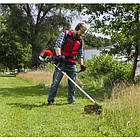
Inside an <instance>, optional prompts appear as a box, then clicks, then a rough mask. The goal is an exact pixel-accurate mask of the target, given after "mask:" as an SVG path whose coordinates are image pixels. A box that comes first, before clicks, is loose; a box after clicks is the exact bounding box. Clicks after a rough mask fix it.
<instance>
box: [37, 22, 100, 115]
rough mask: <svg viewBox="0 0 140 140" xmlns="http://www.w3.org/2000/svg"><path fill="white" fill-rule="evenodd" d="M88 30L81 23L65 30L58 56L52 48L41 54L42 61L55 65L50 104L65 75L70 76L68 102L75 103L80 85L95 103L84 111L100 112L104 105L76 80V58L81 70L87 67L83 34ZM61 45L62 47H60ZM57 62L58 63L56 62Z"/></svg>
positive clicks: (61, 36) (56, 50)
mask: <svg viewBox="0 0 140 140" xmlns="http://www.w3.org/2000/svg"><path fill="white" fill-rule="evenodd" d="M85 31H86V26H85V24H83V23H79V24H78V25H77V26H76V28H75V30H69V31H65V32H63V33H61V34H60V36H59V37H58V40H57V42H56V47H55V52H56V57H53V54H52V52H51V51H50V50H43V51H42V52H41V54H40V56H39V59H40V60H41V61H45V62H46V63H48V62H50V63H52V64H53V65H54V66H55V68H56V69H55V71H54V75H53V82H52V85H51V88H50V92H49V97H48V105H51V104H53V102H54V98H55V96H56V92H57V88H58V85H59V83H60V81H61V79H62V77H63V75H65V76H66V77H67V78H68V103H69V104H74V103H75V98H74V94H75V86H76V87H78V88H79V89H80V90H81V91H82V92H83V93H84V94H85V95H86V96H87V97H88V98H89V99H90V100H91V101H92V102H93V103H94V104H93V105H87V106H85V108H84V111H85V112H87V113H93V112H95V113H96V114H100V113H101V112H102V107H101V106H100V105H98V104H97V103H96V102H95V101H94V100H93V99H92V98H91V97H90V96H89V95H88V94H87V93H86V92H85V91H84V90H83V89H82V88H81V87H80V86H79V85H78V84H77V83H76V82H75V81H76V58H78V62H79V64H80V66H81V70H80V71H79V72H81V71H85V70H86V67H85V66H84V65H83V45H82V40H81V39H82V38H81V35H82V34H83V33H84V32H85ZM59 46H60V47H59ZM56 62H57V63H56Z"/></svg>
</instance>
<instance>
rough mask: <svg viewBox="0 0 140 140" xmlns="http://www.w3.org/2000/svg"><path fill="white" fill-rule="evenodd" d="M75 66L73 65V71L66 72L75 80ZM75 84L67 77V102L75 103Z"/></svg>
mask: <svg viewBox="0 0 140 140" xmlns="http://www.w3.org/2000/svg"><path fill="white" fill-rule="evenodd" d="M75 69H76V68H75V66H74V71H69V72H67V74H68V76H69V77H70V78H71V79H72V80H73V81H74V82H76V71H75ZM74 96H75V85H74V84H73V83H72V82H71V81H70V80H69V79H68V103H69V104H73V103H75V97H74Z"/></svg>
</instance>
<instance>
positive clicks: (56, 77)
mask: <svg viewBox="0 0 140 140" xmlns="http://www.w3.org/2000/svg"><path fill="white" fill-rule="evenodd" d="M63 71H64V72H66V74H67V75H68V76H69V77H70V78H71V79H72V80H73V81H76V65H73V64H67V65H65V66H64V67H63ZM62 77H63V74H62V72H61V71H59V70H58V69H57V68H56V69H55V71H54V74H53V81H52V84H51V88H50V92H49V97H48V102H49V101H52V100H54V98H55V96H56V93H57V89H58V85H59V83H60V81H61V79H62ZM74 95H75V85H74V84H73V83H72V82H71V81H70V80H69V79H68V103H74V102H75V97H74Z"/></svg>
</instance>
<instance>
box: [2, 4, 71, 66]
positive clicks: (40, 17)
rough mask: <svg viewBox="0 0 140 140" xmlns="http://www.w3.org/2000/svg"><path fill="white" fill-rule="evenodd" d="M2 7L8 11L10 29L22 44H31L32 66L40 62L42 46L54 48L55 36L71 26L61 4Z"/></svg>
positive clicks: (9, 5)
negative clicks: (60, 6)
mask: <svg viewBox="0 0 140 140" xmlns="http://www.w3.org/2000/svg"><path fill="white" fill-rule="evenodd" d="M1 8H2V9H3V14H5V12H7V15H8V17H7V25H8V28H9V30H10V31H12V32H13V31H14V32H15V33H16V35H18V36H19V37H20V39H21V40H22V44H24V43H25V42H27V43H28V44H31V46H32V53H31V54H32V59H31V67H33V66H37V65H38V64H39V61H38V56H39V54H40V52H41V51H42V48H50V47H51V48H53V46H54V44H53V45H52V43H54V40H53V39H55V38H56V37H54V36H57V35H58V34H59V31H60V30H62V29H64V28H67V27H69V21H68V17H65V15H64V12H63V13H62V12H61V8H59V4H58V5H57V4H4V5H2V6H1ZM48 36H52V37H49V38H48ZM45 37H46V38H45ZM42 38H43V39H42ZM52 40H53V42H52ZM50 42H51V43H50ZM48 44H49V45H48ZM43 45H45V46H43ZM46 45H48V46H46Z"/></svg>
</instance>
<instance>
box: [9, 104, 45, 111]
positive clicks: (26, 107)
mask: <svg viewBox="0 0 140 140" xmlns="http://www.w3.org/2000/svg"><path fill="white" fill-rule="evenodd" d="M7 105H10V106H11V107H20V108H22V109H26V110H31V109H33V108H38V107H44V106H47V105H46V103H42V104H40V105H37V104H23V103H7Z"/></svg>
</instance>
